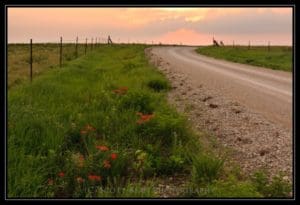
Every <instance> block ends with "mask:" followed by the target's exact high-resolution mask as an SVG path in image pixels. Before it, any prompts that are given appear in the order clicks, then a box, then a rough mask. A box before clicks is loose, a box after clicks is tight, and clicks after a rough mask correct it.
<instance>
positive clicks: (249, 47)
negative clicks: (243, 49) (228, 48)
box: [248, 41, 250, 50]
mask: <svg viewBox="0 0 300 205" xmlns="http://www.w3.org/2000/svg"><path fill="white" fill-rule="evenodd" d="M249 49H250V41H249V43H248V50H249Z"/></svg>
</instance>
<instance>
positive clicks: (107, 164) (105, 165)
mask: <svg viewBox="0 0 300 205" xmlns="http://www.w3.org/2000/svg"><path fill="white" fill-rule="evenodd" d="M103 167H104V168H105V169H109V168H111V164H110V162H109V161H108V160H104V161H103Z"/></svg>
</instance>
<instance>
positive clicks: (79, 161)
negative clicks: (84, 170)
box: [78, 154, 84, 167]
mask: <svg viewBox="0 0 300 205" xmlns="http://www.w3.org/2000/svg"><path fill="white" fill-rule="evenodd" d="M83 165H84V157H83V155H82V154H81V155H80V156H79V159H78V167H83Z"/></svg>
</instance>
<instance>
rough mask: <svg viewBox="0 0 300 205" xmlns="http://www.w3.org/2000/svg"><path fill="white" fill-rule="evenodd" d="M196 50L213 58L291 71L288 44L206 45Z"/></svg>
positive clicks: (290, 54)
mask: <svg viewBox="0 0 300 205" xmlns="http://www.w3.org/2000/svg"><path fill="white" fill-rule="evenodd" d="M197 52H198V53H200V54H203V55H207V56H211V57H214V58H219V59H225V60H228V61H233V62H238V63H244V64H250V65H255V66H262V67H266V68H271V69H274V70H283V71H288V72H291V71H292V48H291V47H288V46H271V47H270V51H268V48H267V47H266V46H252V47H250V49H248V46H236V47H234V48H233V47H231V46H224V47H214V46H206V47H200V48H198V49H197Z"/></svg>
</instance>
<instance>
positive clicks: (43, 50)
mask: <svg viewBox="0 0 300 205" xmlns="http://www.w3.org/2000/svg"><path fill="white" fill-rule="evenodd" d="M104 44H107V41H106V39H105V38H101V37H92V38H78V37H76V38H74V39H65V38H63V37H60V38H59V41H47V42H43V43H40V42H37V43H35V42H34V39H30V41H29V61H28V63H29V69H30V72H29V73H30V76H29V77H30V81H32V79H33V74H35V73H37V72H34V68H35V67H36V66H38V65H41V64H47V65H49V67H50V68H54V67H55V66H58V67H60V68H61V67H62V66H63V65H64V63H65V62H67V61H70V60H74V59H76V58H79V57H80V56H82V55H86V54H87V53H88V52H90V51H93V50H95V49H96V48H99V47H100V46H101V45H104ZM47 53H48V54H49V53H51V56H50V55H48V56H46V55H47ZM54 62H57V63H54Z"/></svg>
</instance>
